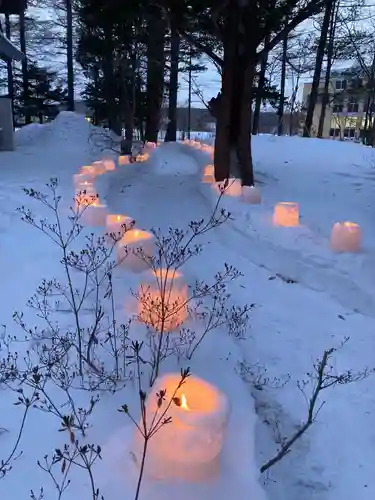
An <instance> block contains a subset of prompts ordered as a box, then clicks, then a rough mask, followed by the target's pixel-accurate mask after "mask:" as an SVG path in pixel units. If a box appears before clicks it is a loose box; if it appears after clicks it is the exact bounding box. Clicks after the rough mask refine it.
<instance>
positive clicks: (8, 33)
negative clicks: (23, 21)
mask: <svg viewBox="0 0 375 500" xmlns="http://www.w3.org/2000/svg"><path fill="white" fill-rule="evenodd" d="M5 34H6V37H7V38H8V40H11V36H12V33H11V24H10V17H9V14H5ZM7 77H8V95H9V99H10V100H11V105H12V116H13V127H14V79H13V68H12V61H11V60H10V59H7Z"/></svg>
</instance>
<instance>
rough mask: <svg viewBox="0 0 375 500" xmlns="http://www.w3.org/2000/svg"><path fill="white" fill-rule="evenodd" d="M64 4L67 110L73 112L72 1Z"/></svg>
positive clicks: (66, 0)
mask: <svg viewBox="0 0 375 500" xmlns="http://www.w3.org/2000/svg"><path fill="white" fill-rule="evenodd" d="M65 2H66V67H67V73H68V110H69V111H74V67H73V12H72V0H65Z"/></svg>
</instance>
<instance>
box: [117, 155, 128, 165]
mask: <svg viewBox="0 0 375 500" xmlns="http://www.w3.org/2000/svg"><path fill="white" fill-rule="evenodd" d="M118 164H119V165H129V164H130V158H129V156H128V155H122V156H119V157H118Z"/></svg>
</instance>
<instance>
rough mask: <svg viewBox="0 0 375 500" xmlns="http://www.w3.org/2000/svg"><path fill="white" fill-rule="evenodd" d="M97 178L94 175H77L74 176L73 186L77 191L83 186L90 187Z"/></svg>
mask: <svg viewBox="0 0 375 500" xmlns="http://www.w3.org/2000/svg"><path fill="white" fill-rule="evenodd" d="M94 178H95V176H94V175H92V174H88V173H87V174H85V173H82V174H75V175H73V184H74V187H75V188H76V189H78V188H79V187H80V186H82V185H89V184H92V181H93V180H94Z"/></svg>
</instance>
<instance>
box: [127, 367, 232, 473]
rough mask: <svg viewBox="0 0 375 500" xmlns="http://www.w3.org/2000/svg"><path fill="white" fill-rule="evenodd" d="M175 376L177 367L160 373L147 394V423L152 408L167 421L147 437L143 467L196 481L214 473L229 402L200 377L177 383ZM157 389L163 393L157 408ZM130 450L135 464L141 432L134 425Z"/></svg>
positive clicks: (221, 445) (150, 470) (141, 441)
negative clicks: (132, 451) (174, 371)
mask: <svg viewBox="0 0 375 500" xmlns="http://www.w3.org/2000/svg"><path fill="white" fill-rule="evenodd" d="M180 380H181V375H180V374H179V373H168V374H166V375H164V376H163V377H160V378H159V379H157V380H156V381H155V384H154V386H153V388H152V389H151V391H150V393H149V395H148V397H147V399H146V403H145V404H146V411H145V415H146V425H147V429H149V428H150V426H152V421H153V419H154V415H155V413H156V414H157V415H162V414H163V412H165V417H164V418H170V419H171V421H170V423H168V424H166V425H163V426H162V427H161V428H160V430H159V431H158V432H156V433H155V434H154V436H153V438H152V439H150V441H149V447H148V449H147V460H146V462H147V465H146V469H145V473H146V475H147V476H149V477H154V478H158V479H183V480H190V481H197V480H198V481H201V480H204V479H208V478H211V477H212V476H214V475H216V474H218V473H219V470H220V464H219V458H220V454H221V451H222V447H223V443H224V438H225V434H226V428H227V423H228V418H229V403H228V399H227V397H226V396H225V394H224V393H223V392H221V391H220V390H219V389H218V388H217V387H215V386H214V385H212V384H210V383H209V382H207V381H205V380H203V379H201V378H199V377H195V376H192V375H191V376H189V377H188V378H187V379H186V380H185V382H184V383H183V384H182V385H181V387H179V382H180ZM178 387H179V388H178ZM161 390H165V391H166V394H165V398H164V399H163V400H162V401H161V406H160V407H159V408H158V401H159V399H160V398H158V397H157V394H158V393H160V391H161ZM133 450H134V456H135V459H136V461H137V463H138V464H140V463H141V459H142V451H143V438H142V436H141V434H140V432H139V431H138V430H136V431H135V436H134V440H133Z"/></svg>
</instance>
